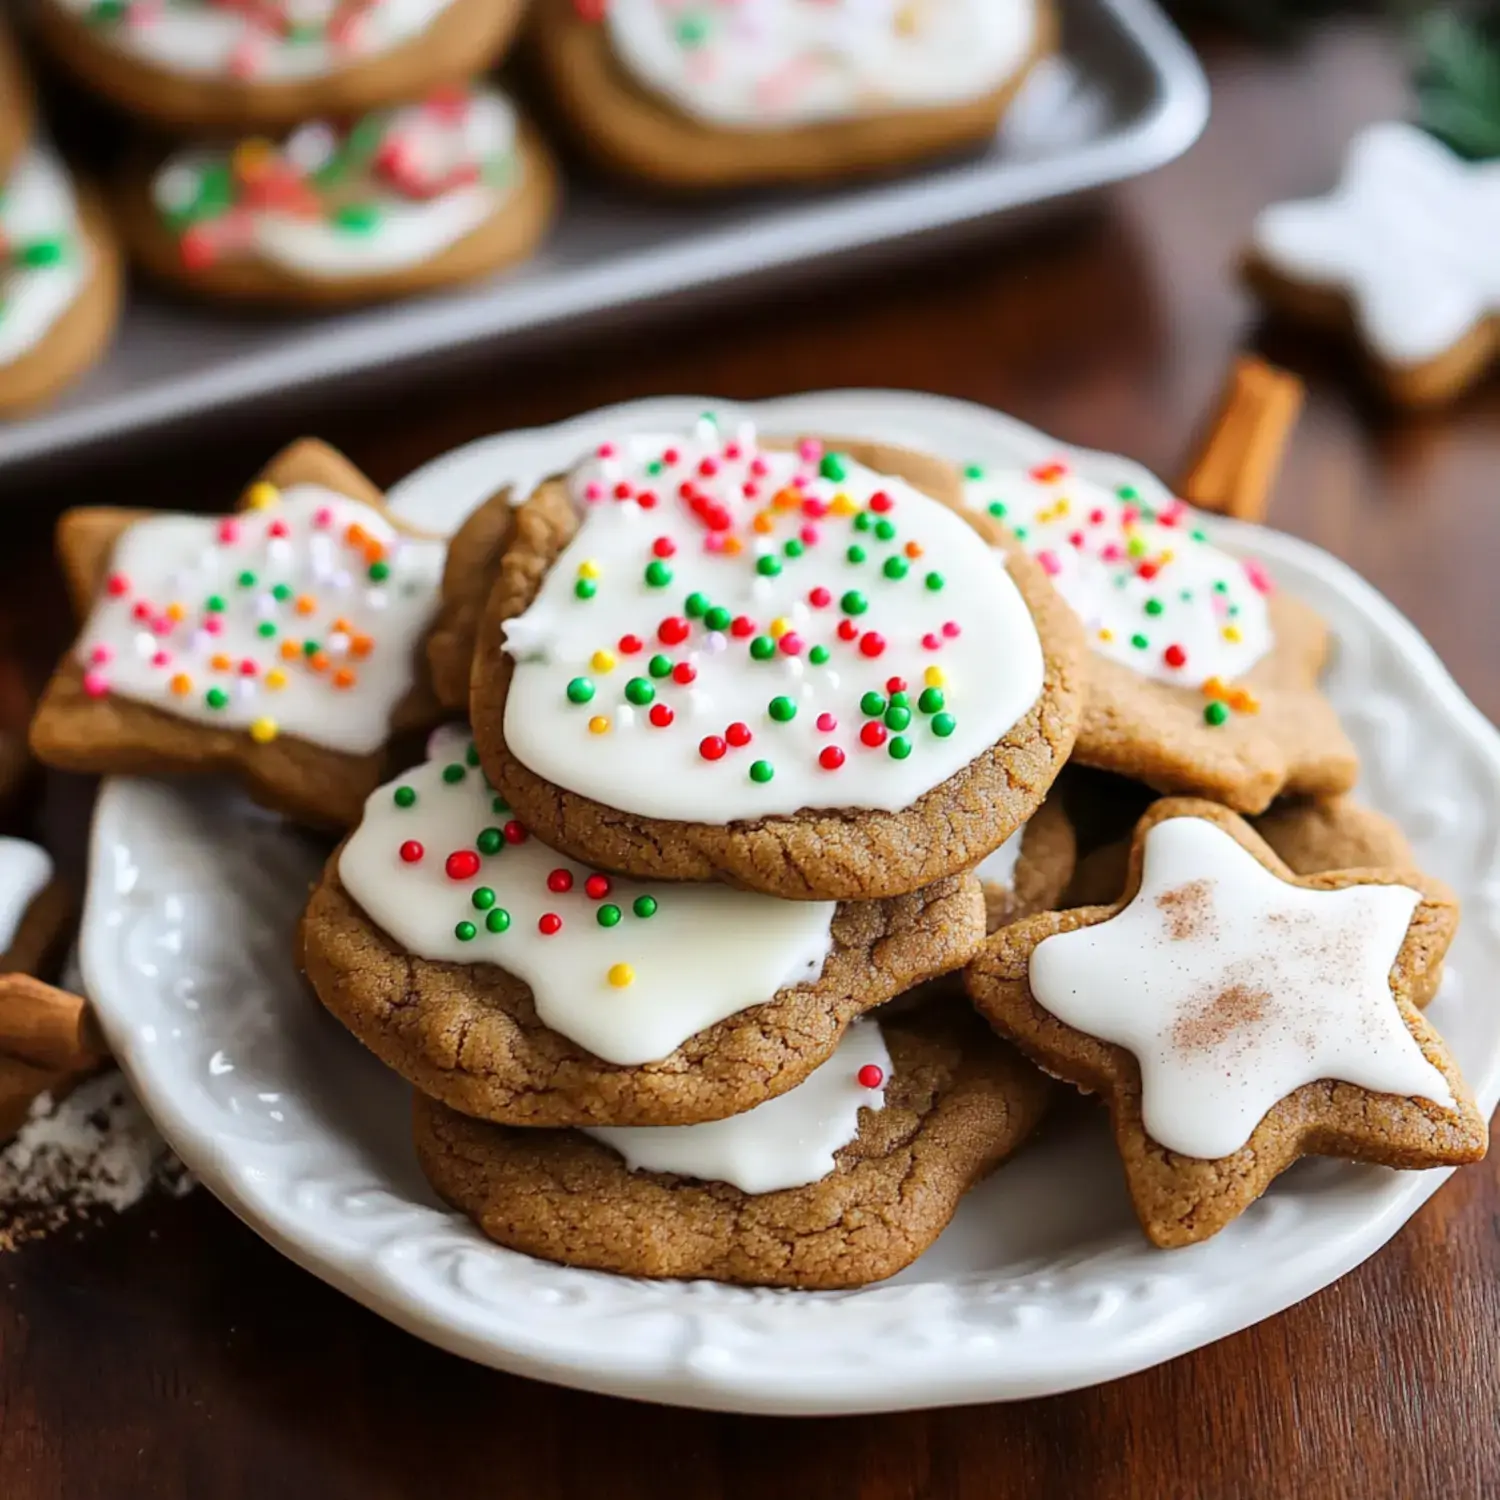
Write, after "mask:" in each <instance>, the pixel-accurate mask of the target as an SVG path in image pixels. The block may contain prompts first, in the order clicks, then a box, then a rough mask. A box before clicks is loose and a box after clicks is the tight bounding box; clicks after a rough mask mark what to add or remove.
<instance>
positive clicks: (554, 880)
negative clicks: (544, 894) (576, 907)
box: [547, 870, 573, 896]
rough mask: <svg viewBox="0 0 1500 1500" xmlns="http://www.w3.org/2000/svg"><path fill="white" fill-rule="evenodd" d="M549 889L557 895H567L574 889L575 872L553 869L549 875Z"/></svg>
mask: <svg viewBox="0 0 1500 1500" xmlns="http://www.w3.org/2000/svg"><path fill="white" fill-rule="evenodd" d="M547 889H548V890H549V891H551V892H552V893H553V894H554V895H557V896H565V895H567V893H568V892H569V891H571V890H572V889H573V872H572V871H571V870H553V871H552V873H551V874H550V875H548V877H547Z"/></svg>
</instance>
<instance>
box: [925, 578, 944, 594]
mask: <svg viewBox="0 0 1500 1500" xmlns="http://www.w3.org/2000/svg"><path fill="white" fill-rule="evenodd" d="M947 581H948V580H947V579H946V578H944V577H943V575H942V574H941V573H929V574H928V575H927V576H926V578H924V579H923V580H922V582H923V583H925V584H926V585H927V587H928V588H930V589H931V590H932V592H933V593H934V594H936V593H938V592H939V591H940V590H941V589H942V587H943V585H944V584H945V583H947Z"/></svg>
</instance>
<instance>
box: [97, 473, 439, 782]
mask: <svg viewBox="0 0 1500 1500" xmlns="http://www.w3.org/2000/svg"><path fill="white" fill-rule="evenodd" d="M271 493H272V494H274V491H273V492H271ZM351 526H354V527H358V528H360V530H359V531H358V532H356V534H355V536H354V537H353V539H351V538H350V535H349V528H350V527H351ZM278 530H281V531H284V533H285V534H284V535H277V534H275V533H276V532H277V531H278ZM374 549H378V555H377V553H376V551H375V550H374ZM446 551H447V548H446V544H445V543H443V542H437V541H425V540H417V539H414V538H412V537H408V536H404V535H402V533H400V532H399V531H397V530H396V528H395V527H394V526H392V525H391V524H390V522H388V521H387V520H386V519H385V518H384V517H383V516H382V515H381V514H380V513H379V512H378V511H376V510H374V509H372V508H371V507H370V506H368V505H366V504H364V503H363V502H361V501H358V500H351V499H349V498H348V497H347V496H345V495H339V494H336V493H335V492H334V491H332V490H329V489H325V488H323V487H322V486H321V485H315V484H299V485H293V486H291V487H289V488H288V489H286V490H284V491H282V492H281V494H280V497H279V499H277V500H276V501H275V502H274V503H272V504H269V505H267V506H266V507H265V508H264V509H251V510H246V511H242V512H240V513H238V514H236V515H234V516H228V517H219V516H178V515H158V516H152V517H151V518H149V519H148V520H144V521H138V522H136V523H135V524H134V525H133V526H131V527H129V528H128V529H127V530H126V531H125V532H124V533H123V534H122V535H121V537H120V539H119V540H118V541H117V542H116V544H115V550H114V555H113V557H112V558H111V561H110V580H109V582H107V583H106V586H105V588H104V589H103V590H101V592H100V595H99V598H98V600H97V602H96V603H95V605H94V608H93V611H92V613H91V614H90V615H89V618H88V622H87V624H86V625H85V626H84V629H83V634H82V635H81V636H80V637H79V641H78V646H77V648H76V649H77V655H78V659H79V661H80V663H82V665H83V666H84V669H85V678H84V686H85V690H86V691H88V692H90V693H91V694H95V695H98V694H102V693H104V692H110V693H115V694H118V695H120V696H121V697H125V698H133V699H137V700H139V701H141V702H145V703H149V704H151V705H152V707H154V708H157V709H161V710H162V711H164V712H167V713H171V714H175V715H177V716H179V717H181V718H184V719H190V720H192V721H193V722H195V723H200V724H208V725H212V726H214V727H216V728H223V729H231V728H232V729H249V730H250V731H251V732H252V734H257V733H269V734H270V736H271V737H274V734H275V733H283V734H294V735H296V736H297V737H298V738H300V739H303V740H308V741H310V742H311V743H313V744H315V745H322V746H325V747H327V748H328V749H330V750H338V751H343V752H345V753H348V754H352V755H367V754H370V753H372V752H373V751H376V750H379V749H380V748H381V747H382V746H383V745H384V744H385V742H386V739H387V737H388V734H389V731H390V723H391V714H392V711H393V710H394V709H395V707H396V705H397V704H398V703H400V701H401V700H402V699H403V698H404V697H405V696H406V695H407V693H408V692H409V691H410V690H411V687H412V684H413V682H414V681H415V680H416V676H417V672H418V671H419V669H420V662H419V653H420V649H421V641H422V637H423V636H424V635H425V633H426V631H427V628H428V626H429V624H430V623H431V621H432V617H433V615H434V613H435V612H436V609H437V597H438V584H439V581H440V578H441V575H442V569H443V560H444V557H445V554H446ZM372 558H373V561H372V560H371V559H372ZM382 568H384V569H388V570H389V571H388V576H386V577H384V578H383V579H382V578H377V577H375V576H374V573H375V572H378V571H379V570H380V569H382ZM278 589H280V590H282V591H283V592H284V597H281V598H278V597H277V590H278ZM116 591H117V592H116ZM211 600H213V601H217V602H220V603H221V604H222V608H220V609H214V608H212V607H211V606H210V601H211ZM174 615H180V618H174ZM262 628H267V633H266V634H264V635H263V634H262V633H261V631H262ZM309 642H311V643H313V644H315V645H316V646H317V647H319V648H320V653H321V654H318V655H311V656H310V655H308V654H307V652H306V650H305V649H304V648H305V646H306V645H307V643H309ZM285 653H290V656H288V655H287V654H285ZM216 658H217V659H218V660H219V662H220V665H217V666H216V665H215V659H216ZM341 674H348V677H346V676H345V675H341ZM350 677H352V680H349V678H350ZM278 680H279V681H280V685H279V686H278ZM184 683H185V684H186V685H185V687H184ZM179 689H181V690H180V691H179ZM210 693H215V694H218V693H222V694H224V695H225V699H226V701H225V702H224V703H223V705H222V706H219V707H214V706H212V705H211V704H210V703H209V701H208V695H209V694H210ZM268 726H269V728H268Z"/></svg>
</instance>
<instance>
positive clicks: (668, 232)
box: [0, 0, 1208, 482]
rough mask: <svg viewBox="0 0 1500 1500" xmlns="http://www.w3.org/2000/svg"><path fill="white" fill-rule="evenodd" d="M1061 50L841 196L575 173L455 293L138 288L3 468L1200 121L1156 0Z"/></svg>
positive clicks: (479, 335) (580, 311)
mask: <svg viewBox="0 0 1500 1500" xmlns="http://www.w3.org/2000/svg"><path fill="white" fill-rule="evenodd" d="M1062 4H1063V12H1064V41H1063V48H1062V51H1061V53H1060V55H1059V56H1057V57H1055V58H1053V59H1051V60H1049V62H1048V63H1047V64H1046V65H1044V66H1043V67H1042V68H1040V69H1038V70H1037V72H1036V73H1035V74H1034V76H1033V77H1032V78H1031V80H1030V81H1029V82H1028V83H1027V85H1026V87H1025V88H1024V89H1023V90H1022V92H1021V94H1020V95H1019V96H1018V98H1017V99H1016V102H1015V104H1014V105H1013V107H1012V109H1011V111H1010V113H1009V114H1008V116H1007V118H1006V121H1005V123H1004V125H1003V126H1002V128H1001V129H1000V131H999V132H998V133H997V135H996V137H995V139H994V141H993V143H992V144H991V145H990V146H988V147H987V148H986V149H984V150H983V151H981V152H979V153H977V154H971V155H968V156H965V157H962V158H958V159H955V160H950V161H947V162H945V163H943V164H941V165H938V166H932V167H927V168H924V169H921V170H918V171H914V172H912V173H909V174H907V175H905V176H902V177H899V178H895V179H891V180H882V181H880V182H878V183H874V184H863V185H859V186H855V187H849V188H844V189H839V190H835V191H828V190H823V191H819V192H816V193H814V192H799V193H785V192H777V193H761V194H755V195H751V196H745V197H737V198H733V199H730V200H721V199H709V200H701V199H700V200H697V201H662V200H660V199H650V198H643V197H640V196H638V195H633V194H632V193H631V192H630V191H629V190H628V189H627V188H622V187H619V186H614V185H609V184H605V183H602V182H599V181H597V180H595V179H593V178H581V179H579V180H576V181H572V182H570V183H569V186H568V191H567V197H566V201H565V206H564V209H563V213H562V216H561V219H560V221H559V223H558V225H557V227H556V229H555V231H554V233H553V235H552V238H551V240H550V241H549V243H548V244H547V246H546V247H545V248H544V249H543V250H542V251H541V252H540V253H539V254H538V255H537V256H535V257H534V258H533V259H532V260H530V261H529V262H528V263H527V264H526V265H524V266H521V267H518V268H516V269H515V270H512V271H510V272H507V273H504V274H501V275H498V276H496V277H494V278H493V279H491V280H488V281H485V282H480V283H478V284H476V285H473V286H470V287H467V288H464V289H462V290H459V291H454V292H448V293H442V294H439V295H435V296H430V297H423V298H420V299H415V300H412V301H408V302H403V303H400V304H397V305H395V306H389V307H382V308H375V309H370V310H365V311H360V312H354V313H341V314H336V315H332V316H321V317H316V318H297V319H285V318H276V319H267V318H263V317H262V318H252V317H245V316H229V315H226V314H224V313H220V312H217V311H216V310H214V309H212V308H210V307H207V306H204V305H199V304H193V303H188V302H177V301H173V300H170V299H168V298H167V297H165V296H164V295H161V294H159V293H157V292H155V291H153V290H152V289H151V288H148V287H145V286H139V287H134V288H132V296H131V299H130V301H129V304H128V306H127V309H126V312H125V316H124V319H123V321H122V324H121V327H120V330H119V334H118V337H117V339H116V342H115V345H114V347H113V349H112V350H111V352H110V354H109V355H108V356H107V358H106V359H105V360H104V362H103V363H102V364H101V365H100V366H99V367H98V368H97V369H95V370H93V371H92V372H91V373H90V374H89V375H88V376H86V377H85V379H84V380H83V381H82V382H81V383H80V384H79V385H77V386H76V387H74V388H73V389H72V390H71V391H70V392H68V393H67V394H66V395H65V396H64V397H63V398H62V399H61V400H60V401H58V402H57V403H55V404H54V405H52V406H50V407H48V408H47V409H46V410H44V411H42V412H39V413H37V414H35V415H33V416H30V417H28V418H25V419H23V420H20V421H13V422H9V423H6V422H0V482H3V478H4V473H5V471H6V470H11V469H15V468H17V467H19V466H21V465H23V464H25V463H28V462H30V461H32V460H36V459H39V458H42V457H45V456H46V455H49V454H56V453H62V452H69V453H76V452H77V451H79V450H80V449H83V448H85V447H88V446H90V445H95V444H102V443H105V442H111V441H118V440H121V439H124V438H126V437H128V436H131V435H140V434H144V433H147V432H149V431H150V430H152V429H161V428H164V427H166V426H168V425H170V424H173V423H177V422H180V421H182V420H183V419H184V418H187V417H195V416H199V415H201V414H202V413H205V412H209V411H212V410H214V409H216V408H223V407H226V406H229V405H231V404H238V403H242V402H247V401H252V400H256V399H257V398H266V397H269V396H272V395H276V396H279V395H281V394H282V393H284V392H286V391H289V390H293V389H296V388H297V387H306V386H309V385H312V384H314V383H317V382H323V381H329V380H332V379H335V378H347V377H350V376H353V375H357V374H360V373H361V372H367V371H373V370H376V369H384V368H388V367H390V366H393V365H396V364H399V363H401V362H403V361H412V360H417V359H427V360H430V359H431V358H432V357H433V356H435V355H439V354H441V353H442V352H444V351H448V350H457V349H460V348H463V347H465V346H471V345H476V344H479V343H481V342H485V343H487V344H493V346H494V353H495V357H497V358H498V357H503V355H504V354H505V352H506V350H507V349H508V348H515V347H519V346H520V344H521V343H522V342H523V336H524V335H528V334H537V333H541V332H543V331H545V330H548V329H554V328H558V327H560V326H561V325H564V324H566V323H569V322H574V321H576V320H579V319H584V318H595V319H597V318H601V317H604V316H607V315H611V314H613V315H619V314H620V313H622V312H624V311H625V310H627V309H631V308H640V307H643V306H644V305H647V304H651V303H657V302H663V301H665V300H666V299H668V298H680V297H682V296H683V295H684V294H689V293H693V292H695V291H699V292H701V291H702V290H704V289H707V288H709V287H712V286H715V285H718V284H723V283H729V282H735V281H745V280H747V279H749V278H758V277H759V278H763V277H765V276H766V275H767V274H769V273H773V272H776V271H778V270H783V269H785V268H788V267H791V266H794V265H798V264H801V263H806V262H809V261H815V260H818V259H821V258H823V257H827V256H831V255H835V254H841V253H850V252H856V251H859V250H862V249H869V248H872V247H875V246H891V245H894V244H897V243H900V244H905V243H908V242H912V241H915V240H917V239H918V238H919V237H923V236H931V235H933V234H936V233H938V232H940V231H944V230H947V231H950V232H952V231H957V230H959V229H961V228H964V227H972V226H975V225H977V224H980V223H983V222H985V221H988V220H992V219H997V218H999V217H1000V216H1006V217H1007V218H1019V217H1020V215H1019V213H1018V211H1019V210H1022V209H1025V208H1034V207H1037V206H1040V205H1044V204H1053V203H1057V202H1059V201H1061V200H1063V199H1065V198H1071V197H1074V196H1076V195H1078V194H1080V193H1084V192H1087V191H1089V190H1091V189H1094V188H1098V187H1101V186H1103V185H1104V184H1107V183H1110V182H1118V181H1120V180H1122V179H1124V178H1127V177H1133V176H1136V175H1138V174H1140V173H1142V172H1147V171H1150V170H1151V169H1152V168H1153V167H1158V166H1160V165H1162V164H1163V163H1164V162H1167V161H1170V160H1172V158H1173V157H1176V156H1178V155H1180V154H1181V153H1182V152H1183V151H1185V150H1186V149H1187V148H1188V147H1189V146H1190V145H1191V144H1192V143H1193V141H1194V140H1196V139H1197V137H1198V134H1199V132H1200V131H1201V130H1202V129H1203V126H1204V124H1205V122H1206V121H1207V119H1208V83H1207V80H1206V79H1205V78H1204V76H1203V72H1202V69H1201V68H1200V67H1199V66H1198V62H1197V59H1196V58H1195V57H1194V56H1193V54H1192V52H1191V50H1190V49H1189V48H1188V46H1187V44H1186V43H1185V42H1184V41H1183V39H1182V37H1181V36H1180V35H1179V34H1178V32H1177V31H1176V30H1175V29H1174V27H1173V26H1172V24H1171V23H1170V22H1169V21H1168V20H1167V18H1166V16H1165V15H1164V14H1163V13H1162V12H1161V11H1160V10H1159V9H1158V8H1157V6H1156V5H1155V4H1153V3H1152V0H1062Z"/></svg>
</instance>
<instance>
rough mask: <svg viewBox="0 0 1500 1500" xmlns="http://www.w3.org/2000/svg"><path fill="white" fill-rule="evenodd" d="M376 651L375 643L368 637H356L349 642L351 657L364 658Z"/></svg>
mask: <svg viewBox="0 0 1500 1500" xmlns="http://www.w3.org/2000/svg"><path fill="white" fill-rule="evenodd" d="M374 649H375V642H374V641H372V640H371V639H370V637H369V636H367V635H356V636H354V637H353V638H352V639H351V640H350V642H349V655H350V656H356V657H360V658H364V657H366V656H368V655H369V654H370V652H371V651H373V650H374Z"/></svg>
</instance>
